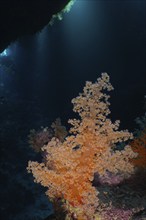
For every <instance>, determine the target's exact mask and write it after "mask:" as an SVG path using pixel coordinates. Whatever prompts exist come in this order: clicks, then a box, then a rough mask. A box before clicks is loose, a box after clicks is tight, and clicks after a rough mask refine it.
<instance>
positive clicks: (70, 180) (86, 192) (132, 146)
mask: <svg viewBox="0 0 146 220" xmlns="http://www.w3.org/2000/svg"><path fill="white" fill-rule="evenodd" d="M111 90H113V87H112V85H111V83H110V79H109V75H108V74H107V73H102V75H101V77H100V78H98V79H97V81H96V82H95V83H92V82H89V81H87V82H86V85H85V87H84V88H83V92H82V93H80V94H79V96H77V97H76V98H74V99H73V100H72V104H73V111H74V112H76V113H78V114H79V117H78V119H70V120H69V121H68V122H69V124H71V128H70V130H69V131H68V132H67V131H66V128H65V127H64V126H62V125H61V121H60V119H56V121H55V122H54V123H53V124H52V126H51V128H41V129H40V131H35V130H32V131H31V133H30V135H29V142H30V145H31V146H32V147H33V148H34V150H35V151H36V152H40V153H41V155H42V162H41V163H39V162H34V161H29V163H28V168H27V169H28V172H32V174H33V176H34V179H35V182H37V183H40V184H41V185H42V186H44V187H46V188H47V191H46V195H47V196H48V198H49V200H50V201H51V202H52V204H53V207H54V212H55V215H56V219H65V220H94V219H95V220H97V219H98V220H114V219H116V220H129V219H146V217H145V218H141V217H139V216H142V215H143V213H144V212H145V209H146V195H145V194H146V193H145V192H146V189H145V180H146V126H143V129H141V130H140V129H139V132H137V134H135V135H134V137H133V134H132V133H129V132H128V130H119V125H120V121H119V120H117V121H115V122H114V123H113V122H112V121H111V119H110V118H109V114H110V110H109V105H110V102H109V98H110V96H109V95H108V92H109V91H111ZM141 120H143V121H144V120H145V116H144V117H143V119H141ZM140 214H141V215H140Z"/></svg>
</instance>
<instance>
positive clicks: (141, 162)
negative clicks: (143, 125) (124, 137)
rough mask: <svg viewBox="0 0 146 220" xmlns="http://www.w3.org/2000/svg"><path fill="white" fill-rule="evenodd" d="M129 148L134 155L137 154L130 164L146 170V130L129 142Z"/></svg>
mask: <svg viewBox="0 0 146 220" xmlns="http://www.w3.org/2000/svg"><path fill="white" fill-rule="evenodd" d="M131 147H132V150H133V151H134V152H135V153H138V156H137V157H136V158H133V159H132V160H131V162H132V163H133V164H134V166H136V167H138V168H143V169H146V129H145V130H144V131H143V132H142V133H141V134H140V136H139V137H137V138H135V139H134V140H133V141H132V142H131Z"/></svg>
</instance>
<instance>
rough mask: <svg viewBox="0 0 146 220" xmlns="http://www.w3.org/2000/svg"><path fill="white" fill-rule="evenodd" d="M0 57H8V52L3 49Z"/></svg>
mask: <svg viewBox="0 0 146 220" xmlns="http://www.w3.org/2000/svg"><path fill="white" fill-rule="evenodd" d="M0 56H1V57H4V56H8V51H7V49H5V50H4V51H3V52H2V53H0Z"/></svg>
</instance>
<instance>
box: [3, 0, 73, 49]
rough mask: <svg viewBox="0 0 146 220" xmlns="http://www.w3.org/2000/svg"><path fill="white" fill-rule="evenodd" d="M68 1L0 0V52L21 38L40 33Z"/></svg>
mask: <svg viewBox="0 0 146 220" xmlns="http://www.w3.org/2000/svg"><path fill="white" fill-rule="evenodd" d="M69 1H70V0H1V1H0V52H2V51H3V50H4V49H5V48H6V47H7V46H8V45H9V44H10V43H11V42H13V41H15V40H17V39H18V38H20V37H21V36H24V35H31V34H34V33H36V32H38V31H40V30H41V29H42V28H43V27H44V26H45V25H47V24H48V23H49V21H50V20H51V17H52V15H53V14H56V13H58V12H60V11H61V10H62V9H63V8H64V7H65V5H66V4H67V3H68V2H69Z"/></svg>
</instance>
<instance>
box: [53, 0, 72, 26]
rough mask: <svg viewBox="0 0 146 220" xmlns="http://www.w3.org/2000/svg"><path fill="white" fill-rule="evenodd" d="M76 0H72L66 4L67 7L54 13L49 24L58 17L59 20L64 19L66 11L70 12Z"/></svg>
mask: <svg viewBox="0 0 146 220" xmlns="http://www.w3.org/2000/svg"><path fill="white" fill-rule="evenodd" d="M75 1H76V0H70V2H69V3H68V4H67V5H66V6H65V8H64V9H63V10H62V11H60V12H58V13H57V14H55V15H53V16H52V19H51V21H50V22H49V24H50V25H52V24H53V23H54V20H55V19H56V18H58V20H62V19H63V14H64V13H66V12H67V13H68V12H70V10H71V8H72V6H73V5H74V3H75Z"/></svg>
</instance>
